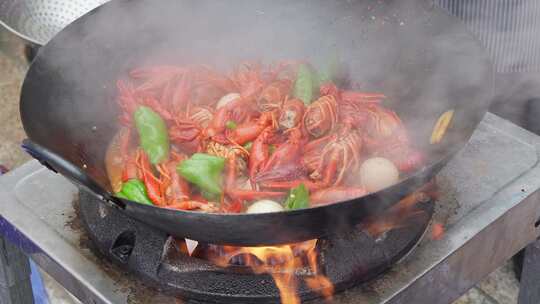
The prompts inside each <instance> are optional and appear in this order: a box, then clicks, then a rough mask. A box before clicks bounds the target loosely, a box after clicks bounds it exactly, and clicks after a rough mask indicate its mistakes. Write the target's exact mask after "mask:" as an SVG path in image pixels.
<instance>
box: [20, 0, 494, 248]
mask: <svg viewBox="0 0 540 304" xmlns="http://www.w3.org/2000/svg"><path fill="white" fill-rule="evenodd" d="M381 2H382V1H368V0H358V1H323V0H321V1H310V0H302V1H287V0H279V1H262V0H256V1H253V0H250V1H248V0H245V1H240V0H239V1H187V0H186V1H178V0H162V1H151V0H130V1H127V0H115V1H112V2H110V3H108V4H106V5H104V6H102V7H100V8H98V9H96V10H94V11H92V12H90V13H88V14H87V15H85V16H84V17H82V18H81V19H78V20H77V21H75V22H74V23H72V24H71V25H69V26H68V27H67V28H66V29H64V30H63V31H62V32H60V33H59V34H58V35H57V36H56V37H55V38H54V39H52V41H50V42H49V43H48V44H47V45H46V46H44V47H43V48H42V49H41V50H40V51H39V54H38V55H37V57H36V58H35V60H34V62H33V63H32V66H31V67H30V70H29V72H28V74H27V76H26V79H25V81H24V85H23V91H22V96H21V108H20V111H21V117H22V121H23V125H24V128H25V130H26V133H27V134H28V137H29V140H26V141H25V143H24V144H23V147H24V148H25V149H26V150H27V151H28V152H29V153H31V154H32V155H33V156H34V157H35V158H37V159H38V160H40V161H42V163H44V164H45V165H47V166H48V167H49V168H51V169H53V170H55V171H57V172H60V173H62V174H63V175H64V176H66V177H68V178H70V179H71V180H73V181H75V182H77V183H78V184H81V185H83V186H84V188H85V189H86V190H87V191H90V192H91V193H93V194H95V195H96V196H98V197H100V198H101V199H102V201H103V202H104V203H107V204H110V205H113V206H115V207H118V208H120V209H122V210H123V212H125V214H127V215H129V216H131V217H134V218H136V219H138V220H140V221H142V222H144V223H147V224H149V225H152V226H154V227H157V228H159V229H162V230H164V231H166V232H168V233H170V234H171V235H174V236H178V237H187V238H190V239H195V240H199V241H203V242H209V243H217V244H236V245H261V244H264V245H270V244H280V243H290V242H295V241H302V240H307V239H313V238H318V237H321V236H324V235H328V234H330V233H333V232H336V231H342V230H347V229H351V227H353V226H354V225H355V224H357V223H359V222H360V221H362V219H364V218H366V217H367V216H371V215H374V214H376V213H378V212H381V211H383V210H385V209H386V208H388V207H389V206H391V205H393V204H395V203H396V202H397V201H398V200H399V199H400V198H402V197H403V196H404V195H406V194H408V193H411V192H412V191H414V190H415V189H417V188H418V187H419V186H420V185H422V184H424V183H425V182H426V181H427V180H428V179H430V178H431V177H433V176H434V175H435V174H436V173H437V172H438V171H439V170H440V168H441V167H442V166H443V165H444V164H445V162H446V161H447V160H448V159H449V158H450V157H451V156H452V155H453V154H454V153H456V152H457V151H458V150H459V149H460V148H461V147H463V145H464V144H465V143H466V142H467V140H468V139H469V137H470V136H471V134H472V132H473V131H474V129H475V128H476V126H477V124H478V123H479V122H480V120H481V119H482V117H483V116H484V114H485V112H486V110H487V108H488V106H489V103H490V101H491V97H492V95H491V94H492V71H491V66H490V63H489V61H488V60H487V59H486V57H485V56H484V52H483V50H482V48H481V47H480V45H479V44H478V43H477V42H476V41H475V39H473V37H472V36H471V35H470V34H469V33H468V32H467V31H466V30H465V27H464V26H463V25H462V24H461V23H460V22H459V21H457V20H454V19H453V18H452V17H450V16H448V15H447V14H445V13H444V12H443V11H441V10H440V9H438V8H437V7H434V6H433V4H431V2H430V1H423V0H419V1H416V0H399V1H398V0H396V1H384V3H381ZM334 54H338V56H339V58H340V59H341V61H342V62H345V63H346V64H347V66H348V70H349V79H350V80H351V83H352V84H354V83H357V84H360V85H361V87H362V88H363V89H365V90H370V91H379V92H384V93H385V94H386V95H387V96H388V100H387V101H385V105H387V106H388V107H390V108H393V109H395V110H396V112H398V114H399V115H400V117H401V118H402V119H403V121H404V123H405V125H406V126H407V128H408V129H409V131H410V133H411V136H412V138H413V141H414V142H415V143H416V145H417V146H418V147H419V148H420V149H422V151H424V152H425V153H426V155H427V162H426V165H425V166H424V167H422V168H421V169H420V170H418V171H417V172H415V173H414V174H411V175H409V176H405V177H404V178H403V179H402V181H401V182H400V183H399V184H396V185H395V186H393V187H390V188H388V189H385V190H383V191H380V192H377V193H373V194H371V195H369V196H365V197H361V198H357V199H354V200H350V201H346V202H341V203H336V204H333V205H328V206H321V207H317V208H311V209H305V210H297V211H289V212H279V213H268V214H239V215H224V214H205V213H199V212H183V211H175V210H167V209H160V208H157V207H152V206H145V205H141V204H137V203H134V202H131V201H126V200H120V199H117V198H114V197H112V196H111V194H110V192H109V190H110V186H109V182H108V179H107V175H106V173H105V169H104V162H103V158H104V153H105V149H106V147H107V145H108V143H109V141H110V139H111V137H112V136H113V135H114V133H115V131H116V129H117V127H118V124H117V121H118V120H117V114H118V108H117V105H116V102H115V101H114V97H115V86H114V84H115V82H116V80H117V79H118V78H119V77H121V76H122V75H125V74H126V73H127V71H128V70H129V69H131V68H133V67H138V66H141V65H144V64H160V63H167V64H171V63H173V64H188V63H205V64H212V65H214V66H217V67H222V68H230V67H231V66H232V65H233V64H236V63H238V62H240V61H243V60H250V59H262V60H264V61H265V62H270V61H272V60H279V59H307V60H309V61H310V62H312V63H314V64H315V65H319V66H322V65H323V63H324V62H325V60H326V59H328V58H330V57H331V56H332V55H334ZM449 109H455V115H454V120H453V122H452V124H451V126H450V129H449V130H448V133H447V135H446V136H445V137H444V140H443V141H442V142H441V143H440V144H438V145H430V144H429V138H430V135H431V131H432V129H433V125H434V124H435V122H436V120H437V118H438V117H439V116H440V115H441V114H442V113H443V112H445V111H446V110H449Z"/></svg>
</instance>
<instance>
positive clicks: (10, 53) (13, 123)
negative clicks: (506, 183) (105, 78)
mask: <svg viewBox="0 0 540 304" xmlns="http://www.w3.org/2000/svg"><path fill="white" fill-rule="evenodd" d="M23 54H24V52H23V45H22V43H21V42H20V41H18V40H17V39H15V38H14V37H13V35H12V34H11V33H9V32H7V31H5V30H4V29H2V28H1V27H0V164H3V165H5V166H6V167H8V168H16V167H17V166H19V165H21V164H23V163H24V162H26V161H28V160H29V159H30V158H29V157H28V156H27V155H26V154H25V153H24V152H23V151H22V150H21V149H20V143H21V141H22V140H23V138H24V137H25V134H24V131H23V129H22V125H21V121H20V118H19V107H18V102H19V94H20V90H21V83H22V80H23V78H24V73H25V71H26V68H27V63H26V60H25V58H24V56H23ZM44 280H45V285H46V288H47V289H48V292H49V296H50V298H51V303H54V304H57V303H60V304H63V303H65V304H71V303H76V301H74V300H73V299H72V297H71V296H70V295H68V294H67V293H66V291H64V290H63V288H62V287H61V286H59V285H58V283H56V282H55V281H54V280H53V279H52V278H50V277H49V276H46V275H45V277H44ZM518 289H519V282H518V281H517V280H516V278H515V276H514V273H513V266H512V263H510V262H508V263H506V264H505V265H503V266H501V267H500V268H499V269H497V270H495V271H494V272H493V273H492V274H491V275H489V276H488V277H487V278H486V279H485V280H484V281H483V282H481V283H480V284H478V285H477V286H475V287H473V288H472V289H471V290H470V291H469V292H468V293H466V294H465V295H463V296H462V297H461V298H460V299H459V300H457V301H456V302H454V304H512V303H517V295H518Z"/></svg>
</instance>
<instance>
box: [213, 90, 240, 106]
mask: <svg viewBox="0 0 540 304" xmlns="http://www.w3.org/2000/svg"><path fill="white" fill-rule="evenodd" d="M238 98H240V94H238V93H229V94H227V95H225V96H223V97H221V98H220V99H219V101H218V102H217V105H216V109H219V108H221V107H224V106H226V105H227V104H228V103H229V102H231V101H233V100H235V99H238Z"/></svg>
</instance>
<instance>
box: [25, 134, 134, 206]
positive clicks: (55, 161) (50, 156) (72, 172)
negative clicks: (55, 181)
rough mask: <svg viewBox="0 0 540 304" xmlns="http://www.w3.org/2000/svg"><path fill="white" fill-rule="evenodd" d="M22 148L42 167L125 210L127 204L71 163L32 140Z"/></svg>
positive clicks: (28, 140) (27, 140)
mask: <svg viewBox="0 0 540 304" xmlns="http://www.w3.org/2000/svg"><path fill="white" fill-rule="evenodd" d="M21 146H22V148H23V149H24V150H25V151H26V153H28V154H30V156H32V157H33V158H35V159H37V160H38V161H39V162H40V163H41V164H42V165H44V166H45V167H47V168H48V169H49V170H51V171H53V172H55V173H60V174H62V175H63V176H65V177H67V178H68V179H70V180H71V181H72V182H74V183H75V184H77V185H79V186H81V187H83V188H84V189H85V190H87V191H88V192H89V193H90V194H92V195H94V196H95V197H97V198H99V199H100V200H102V201H103V202H106V203H108V204H109V205H111V206H113V207H117V208H118V207H119V208H121V209H124V208H125V204H124V203H123V202H122V201H121V200H120V199H117V198H116V197H114V196H112V195H111V194H110V193H109V192H108V191H107V190H105V189H103V187H101V186H100V185H99V184H98V183H97V182H96V181H95V180H94V179H93V178H92V177H90V176H89V175H88V174H87V173H86V172H84V171H83V170H81V169H80V168H79V167H77V166H75V165H74V164H72V163H71V162H69V161H67V160H65V159H64V158H62V157H60V156H59V155H57V154H55V153H53V152H52V151H50V150H48V149H46V148H44V147H42V146H40V145H38V144H36V143H35V142H33V141H31V140H30V139H25V140H23V143H22V145H21Z"/></svg>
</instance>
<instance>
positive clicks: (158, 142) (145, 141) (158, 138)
mask: <svg viewBox="0 0 540 304" xmlns="http://www.w3.org/2000/svg"><path fill="white" fill-rule="evenodd" d="M134 119H135V126H136V127H137V131H138V133H139V139H140V142H141V147H142V148H143V150H144V152H146V154H147V155H148V157H149V158H150V162H151V163H152V164H158V163H161V162H164V161H166V160H167V159H168V158H169V134H168V132H167V126H166V125H165V121H164V120H163V118H161V116H159V114H157V113H156V112H154V111H153V110H152V109H150V108H149V107H145V106H139V107H138V108H137V110H136V111H135V113H134Z"/></svg>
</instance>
